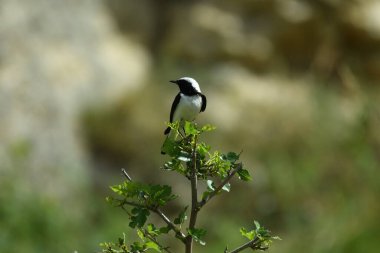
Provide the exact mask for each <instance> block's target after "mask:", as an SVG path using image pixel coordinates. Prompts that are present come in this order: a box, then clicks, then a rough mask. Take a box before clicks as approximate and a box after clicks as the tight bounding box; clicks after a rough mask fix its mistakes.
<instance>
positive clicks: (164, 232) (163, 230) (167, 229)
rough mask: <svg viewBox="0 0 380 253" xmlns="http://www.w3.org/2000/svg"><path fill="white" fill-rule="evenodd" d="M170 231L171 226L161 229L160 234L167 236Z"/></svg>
mask: <svg viewBox="0 0 380 253" xmlns="http://www.w3.org/2000/svg"><path fill="white" fill-rule="evenodd" d="M170 230H171V228H170V227H169V226H166V227H162V228H160V229H159V231H160V234H167V233H169V231H170Z"/></svg>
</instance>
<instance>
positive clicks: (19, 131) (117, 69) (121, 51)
mask: <svg viewBox="0 0 380 253" xmlns="http://www.w3.org/2000/svg"><path fill="white" fill-rule="evenodd" d="M0 2H1V6H2V7H1V9H0V12H1V13H0V36H1V38H2V42H1V44H0V59H1V63H0V119H1V124H0V139H1V143H0V157H2V158H4V159H3V160H2V165H0V166H1V171H3V172H5V173H9V174H12V175H14V174H17V173H19V174H17V175H22V177H20V178H19V180H21V181H23V183H22V184H21V185H23V187H25V188H28V189H31V188H32V189H34V190H37V192H40V193H42V192H43V193H46V194H48V195H53V196H55V197H58V196H61V197H62V196H67V195H72V194H73V192H76V191H77V190H78V189H79V188H81V187H82V186H83V185H85V184H86V183H87V181H88V175H87V168H88V167H87V165H88V164H87V158H86V152H85V150H84V148H83V143H82V142H81V138H80V136H79V133H78V130H79V125H78V124H79V116H80V114H81V112H82V111H83V110H85V109H86V108H88V107H92V106H103V105H105V104H109V103H112V101H115V100H117V99H119V98H121V96H122V95H124V94H125V93H127V92H130V91H132V90H134V89H136V88H137V87H138V86H139V85H140V84H141V83H142V81H143V80H144V78H145V76H146V74H147V71H148V69H149V62H150V59H149V57H148V55H147V54H146V52H145V51H144V49H143V48H141V47H140V46H138V45H136V44H133V43H132V42H131V41H129V40H128V39H126V38H125V37H122V36H120V35H119V34H118V33H117V32H116V30H115V28H114V23H113V20H112V19H111V17H110V16H109V13H108V12H107V9H106V8H105V7H104V6H103V3H102V2H101V1H99V0H91V1H80V2H78V1H74V0H71V1H47V0H36V1H12V0H2V1H0ZM20 147H21V149H22V150H23V149H25V150H27V151H26V153H28V155H25V156H23V157H22V159H24V161H23V162H22V164H23V166H21V167H15V166H16V164H20V163H19V161H18V160H19V159H21V158H20V157H19V156H17V154H15V153H17V151H14V150H18V149H20ZM2 179H3V178H1V179H0V181H1V180H2ZM40 182H44V183H43V184H41V183H40Z"/></svg>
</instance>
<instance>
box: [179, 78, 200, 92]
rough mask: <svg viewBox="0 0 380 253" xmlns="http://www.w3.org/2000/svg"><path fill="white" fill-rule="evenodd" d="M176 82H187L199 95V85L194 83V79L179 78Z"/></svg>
mask: <svg viewBox="0 0 380 253" xmlns="http://www.w3.org/2000/svg"><path fill="white" fill-rule="evenodd" d="M178 80H186V81H188V82H189V83H190V84H191V86H193V88H194V89H195V90H196V91H198V92H199V93H200V92H201V88H200V87H199V84H198V82H197V81H195V79H193V78H191V77H181V78H180V79H178Z"/></svg>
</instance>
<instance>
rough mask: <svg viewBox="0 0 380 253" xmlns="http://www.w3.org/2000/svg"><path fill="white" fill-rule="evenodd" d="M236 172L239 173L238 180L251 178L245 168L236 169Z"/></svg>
mask: <svg viewBox="0 0 380 253" xmlns="http://www.w3.org/2000/svg"><path fill="white" fill-rule="evenodd" d="M237 174H238V175H239V179H240V180H243V181H250V180H252V178H251V175H250V174H249V172H248V170H246V169H241V170H238V172H237Z"/></svg>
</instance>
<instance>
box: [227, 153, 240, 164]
mask: <svg viewBox="0 0 380 253" xmlns="http://www.w3.org/2000/svg"><path fill="white" fill-rule="evenodd" d="M239 157H240V155H239V154H236V153H235V152H228V153H227V155H226V159H227V160H228V161H230V162H231V163H232V164H233V163H235V162H236V161H237V160H239Z"/></svg>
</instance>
